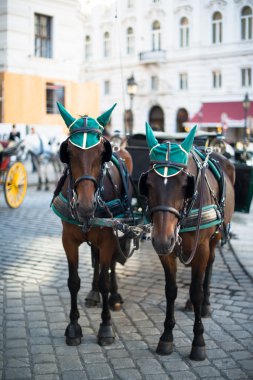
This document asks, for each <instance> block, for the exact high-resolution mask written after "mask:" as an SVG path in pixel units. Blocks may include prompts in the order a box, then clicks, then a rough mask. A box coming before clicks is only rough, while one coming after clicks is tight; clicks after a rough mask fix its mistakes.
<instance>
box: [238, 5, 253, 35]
mask: <svg viewBox="0 0 253 380" xmlns="http://www.w3.org/2000/svg"><path fill="white" fill-rule="evenodd" d="M252 35H253V22H252V9H251V8H250V7H244V8H243V9H242V13H241V39H242V40H252Z"/></svg>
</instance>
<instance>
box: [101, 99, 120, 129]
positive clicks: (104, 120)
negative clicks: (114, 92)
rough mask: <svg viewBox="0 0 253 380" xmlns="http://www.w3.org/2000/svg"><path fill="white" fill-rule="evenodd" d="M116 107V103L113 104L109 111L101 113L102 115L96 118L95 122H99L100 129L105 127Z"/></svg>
mask: <svg viewBox="0 0 253 380" xmlns="http://www.w3.org/2000/svg"><path fill="white" fill-rule="evenodd" d="M116 105H117V103H115V104H114V105H113V106H112V107H111V108H110V109H109V110H107V111H106V112H104V113H102V115H100V116H98V117H97V121H98V122H99V124H101V125H102V127H105V126H106V124H108V122H109V120H110V117H111V114H112V111H113V110H114V108H115V107H116Z"/></svg>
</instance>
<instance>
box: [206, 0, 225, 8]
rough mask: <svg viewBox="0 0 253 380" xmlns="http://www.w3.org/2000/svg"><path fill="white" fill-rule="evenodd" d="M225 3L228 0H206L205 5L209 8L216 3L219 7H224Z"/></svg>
mask: <svg viewBox="0 0 253 380" xmlns="http://www.w3.org/2000/svg"><path fill="white" fill-rule="evenodd" d="M227 3H228V2H227V1H226V0H208V1H207V3H206V7H207V8H211V7H214V6H217V5H218V6H220V7H225V6H226V5H227Z"/></svg>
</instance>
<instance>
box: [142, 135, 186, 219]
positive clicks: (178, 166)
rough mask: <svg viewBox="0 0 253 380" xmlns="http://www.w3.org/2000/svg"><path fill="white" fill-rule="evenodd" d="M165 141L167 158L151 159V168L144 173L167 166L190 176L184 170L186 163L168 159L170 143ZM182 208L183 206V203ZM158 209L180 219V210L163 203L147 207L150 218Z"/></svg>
mask: <svg viewBox="0 0 253 380" xmlns="http://www.w3.org/2000/svg"><path fill="white" fill-rule="evenodd" d="M165 143H166V144H167V157H168V159H167V160H151V161H150V165H151V166H152V168H151V169H149V170H148V171H147V172H146V173H144V175H147V174H148V173H150V172H151V171H154V170H155V169H159V168H162V167H167V168H175V169H178V170H179V171H183V173H185V174H186V175H187V176H191V174H190V173H188V172H187V171H186V169H187V165H186V164H183V163H180V162H173V161H170V144H171V143H170V142H169V141H167V142H165ZM183 208H185V205H184V207H183ZM159 211H162V212H170V213H171V214H173V215H175V216H176V217H177V218H178V220H179V221H180V220H181V217H182V212H180V211H178V210H177V209H176V208H175V207H172V206H165V205H158V206H155V207H149V212H150V216H151V219H152V216H153V214H154V213H156V212H159Z"/></svg>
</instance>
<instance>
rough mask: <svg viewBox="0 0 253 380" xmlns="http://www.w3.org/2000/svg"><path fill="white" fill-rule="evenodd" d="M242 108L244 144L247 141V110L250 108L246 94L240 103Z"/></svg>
mask: <svg viewBox="0 0 253 380" xmlns="http://www.w3.org/2000/svg"><path fill="white" fill-rule="evenodd" d="M242 106H243V109H244V142H246V140H247V116H248V110H249V107H250V100H249V95H248V93H246V94H245V97H244V99H243V102H242Z"/></svg>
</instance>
